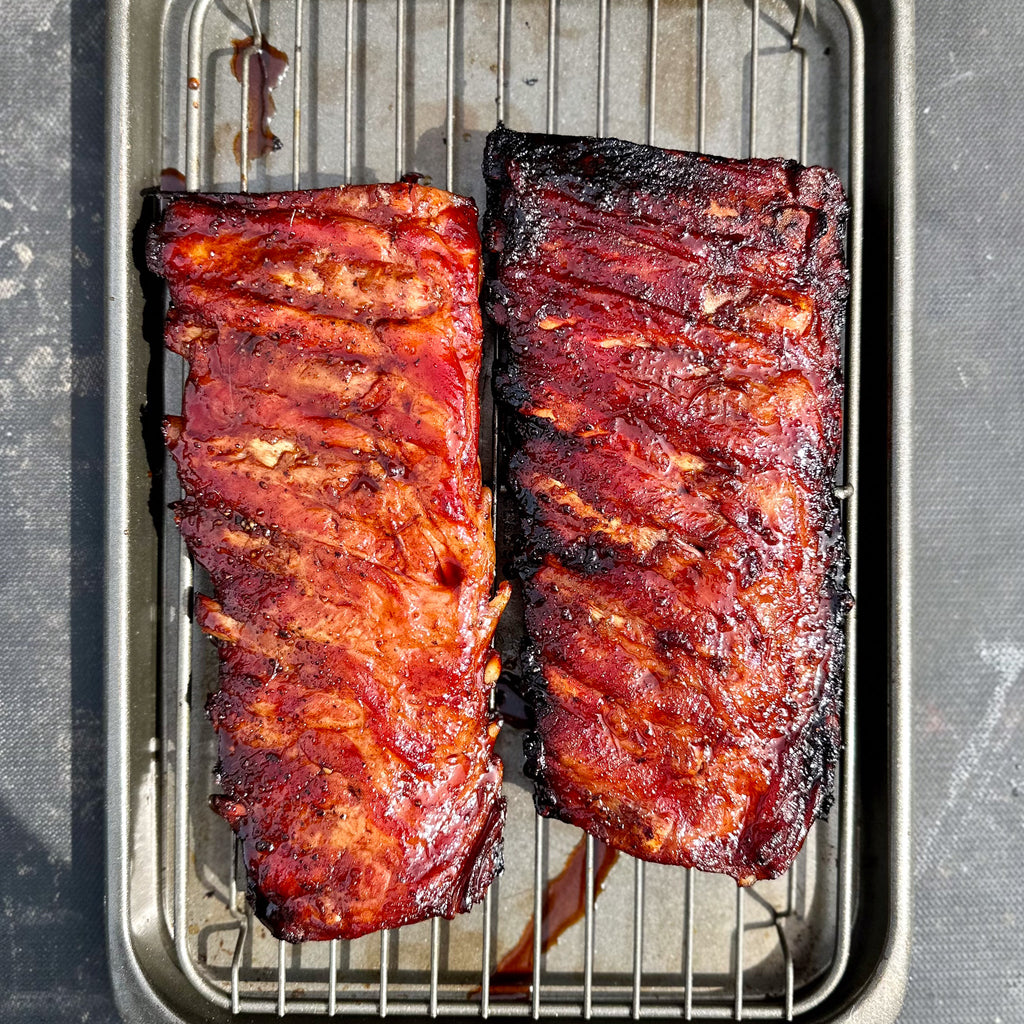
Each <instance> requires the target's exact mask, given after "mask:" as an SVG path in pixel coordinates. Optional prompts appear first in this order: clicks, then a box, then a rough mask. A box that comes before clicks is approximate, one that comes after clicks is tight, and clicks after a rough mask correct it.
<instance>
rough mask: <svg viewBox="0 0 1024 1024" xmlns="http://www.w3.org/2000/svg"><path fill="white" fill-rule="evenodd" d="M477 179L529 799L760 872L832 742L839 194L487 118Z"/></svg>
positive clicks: (837, 592) (767, 170)
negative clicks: (519, 633)
mask: <svg viewBox="0 0 1024 1024" xmlns="http://www.w3.org/2000/svg"><path fill="white" fill-rule="evenodd" d="M484 169H485V175H486V177H487V182H488V190H489V191H488V225H487V236H486V238H485V242H486V244H487V246H488V247H489V249H490V251H491V252H492V253H493V257H492V259H493V265H492V266H491V267H489V269H488V276H489V279H490V285H489V291H488V298H487V305H488V307H489V312H490V314H491V316H492V317H493V319H494V320H495V321H496V323H497V324H498V327H499V336H500V343H501V347H502V349H503V352H504V355H503V359H504V360H505V362H506V366H505V369H504V371H503V373H502V374H500V375H499V384H498V388H499V395H500V397H501V399H502V400H503V401H504V403H505V404H506V407H507V408H509V410H510V416H509V419H510V420H511V423H510V426H509V428H508V438H507V448H508V449H509V450H510V452H511V455H510V466H511V469H510V474H511V477H512V484H513V487H514V490H515V493H516V495H517V505H518V521H519V537H518V541H517V550H518V553H517V559H516V562H517V566H518V571H519V574H520V575H521V576H522V579H523V587H524V599H525V601H524V603H525V608H526V612H525V615H526V627H527V633H528V641H527V643H526V648H525V650H524V655H523V656H524V663H525V668H524V675H525V677H526V678H525V685H526V689H527V691H528V697H529V702H530V703H531V704H532V708H533V715H534V718H535V723H534V724H535V731H534V732H533V734H532V736H531V737H530V739H529V740H528V746H527V767H528V771H531V772H532V773H533V774H534V776H535V782H536V802H537V805H538V809H539V810H540V811H541V813H543V814H547V815H554V816H557V817H559V818H561V819H563V820H565V821H568V822H571V823H573V824H575V825H578V826H580V827H581V828H584V829H586V830H587V831H589V832H591V833H592V834H593V835H595V836H597V837H598V838H600V839H602V840H603V841H605V842H607V843H609V844H610V845H612V846H614V847H616V848H618V849H621V850H624V851H627V852H628V853H631V854H633V855H635V856H637V857H641V858H644V859H647V860H653V861H660V862H664V863H671V864H682V865H686V866H692V867H697V868H701V869H704V870H708V871H717V872H724V873H726V874H729V875H731V876H733V877H734V878H736V879H737V880H738V881H739V882H740V883H742V884H749V883H751V882H753V881H755V880H756V879H759V878H765V877H772V876H774V875H776V874H778V873H780V872H782V871H784V870H785V869H786V868H787V867H788V866H789V864H790V863H791V862H792V860H793V858H794V857H795V855H796V853H797V852H798V851H799V849H800V847H801V844H802V843H803V841H804V838H805V836H806V833H807V830H808V828H809V827H810V825H811V823H812V821H813V819H814V818H815V817H816V816H817V815H819V814H821V813H823V812H824V810H825V809H827V805H828V803H829V801H830V794H831V790H832V787H833V777H834V769H835V763H836V759H837V751H838V748H839V744H840V703H841V672H842V665H843V636H842V632H841V620H842V617H843V614H844V612H845V609H846V606H847V602H848V601H849V596H848V594H847V593H846V590H845V587H844V584H843V579H844V573H845V553H844V546H843V543H842V539H841V535H840V520H839V512H838V508H837V504H836V500H835V497H834V495H833V480H834V476H835V472H836V465H837V459H838V456H839V451H840V443H841V437H840V434H841V430H840V419H841V396H842V392H841V368H840V350H841V337H842V334H843V328H844V317H845V296H846V293H847V273H846V270H845V268H844V264H843V255H842V253H843V244H844V233H845V225H846V220H847V207H846V203H845V200H844V197H843V193H842V189H841V186H840V184H839V182H838V180H837V179H836V177H835V176H834V175H833V174H832V173H830V172H828V171H825V170H822V169H821V168H802V167H799V166H797V165H795V164H793V163H786V162H783V161H779V160H751V161H746V162H733V161H728V160H720V159H713V158H710V157H703V156H696V155H692V154H687V153H680V152H668V151H664V150H659V149H654V148H651V147H647V146H638V145H633V144H630V143H625V142H620V141H618V140H595V139H578V138H564V137H553V136H540V135H522V134H518V133H515V132H511V131H507V130H505V129H503V128H500V127H499V129H497V130H496V131H495V132H494V133H492V135H491V136H490V138H489V141H488V146H487V150H486V156H485V164H484Z"/></svg>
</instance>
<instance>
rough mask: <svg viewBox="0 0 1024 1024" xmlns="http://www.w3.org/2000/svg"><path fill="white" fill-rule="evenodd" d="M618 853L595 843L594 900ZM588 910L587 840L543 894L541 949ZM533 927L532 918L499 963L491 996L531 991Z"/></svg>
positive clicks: (584, 839)
mask: <svg viewBox="0 0 1024 1024" xmlns="http://www.w3.org/2000/svg"><path fill="white" fill-rule="evenodd" d="M618 856H619V853H618V850H613V849H612V848H611V847H610V846H606V845H605V844H604V843H602V842H601V840H600V839H595V840H594V897H595V899H596V898H597V894H598V893H599V892H600V891H601V890H602V888H604V883H605V880H606V879H607V877H608V872H609V871H611V869H612V865H613V864H614V863H615V861H616V860H617V859H618ZM586 907H587V837H586V836H583V837H582V838H581V839H580V841H579V842H578V843H577V844H576V845H575V846H574V847H573V850H572V853H570V854H569V859H568V860H567V861H566V863H565V867H564V868H562V871H561V873H560V874H559V875H558V876H557V877H556V878H553V879H551V881H550V882H548V884H547V888H546V889H545V891H544V902H543V905H542V908H541V920H542V922H543V924H542V926H541V949H542V950H543V951H544V952H545V953H546V952H547V951H548V950H549V949H551V947H552V946H553V945H554V944H555V943H556V942H557V941H558V939H559V937H560V936H562V935H563V934H564V933H565V932H566V931H567V930H568V929H569V928H571V927H572V926H573V925H574V924H575V923H576V922H577V921H579V920H580V919H581V918H582V917H583V915H584V913H585V912H586ZM533 926H534V919H533V918H532V917H531V918H530V920H529V922H528V924H527V925H526V927H525V928H524V929H523V934H522V935H521V936H520V937H519V941H518V942H517V943H516V945H515V946H514V947H513V948H512V949H511V950H510V951H509V952H508V953H506V954H505V955H504V956H503V957H502V958H501V959H500V960H499V961H498V965H497V967H495V969H494V973H493V974H492V975H491V995H495V996H501V995H509V996H510V995H521V994H522V993H523V992H526V991H529V984H530V978H531V976H532V974H533Z"/></svg>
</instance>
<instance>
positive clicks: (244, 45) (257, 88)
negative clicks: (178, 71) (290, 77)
mask: <svg viewBox="0 0 1024 1024" xmlns="http://www.w3.org/2000/svg"><path fill="white" fill-rule="evenodd" d="M231 45H232V46H233V47H234V48H235V53H234V56H232V58H231V73H232V74H233V75H234V76H235V78H237V79H238V81H239V82H241V81H242V61H243V60H244V55H245V54H246V53H247V52H248V54H249V159H250V160H255V159H256V158H257V157H261V156H266V155H267V153H271V152H273V151H274V150H275V149H280V148H281V140H280V139H279V138H278V137H277V136H276V135H275V134H274V133H273V132H272V131H271V130H270V119H271V117H273V116H274V110H275V107H274V98H273V97H272V96H271V95H270V93H271V90H273V89H274V88H276V87H277V86H278V85H279V84H280V82H281V79H282V77H283V76H284V72H285V69H286V68H287V67H288V56H287V54H285V53H284V52H282V51H281V50H278V49H276V48H275V47H273V46H271V45H270V43H268V42H267V37H266V36H263V37H262V38H261V40H260V47H259V50H257V51H256V52H251V48H252V46H253V37H252V36H246V37H245V39H233V40H232V41H231ZM235 159H236V160H237V161H238V162H239V164H241V162H242V133H241V132H239V133H238V135H236V136H235Z"/></svg>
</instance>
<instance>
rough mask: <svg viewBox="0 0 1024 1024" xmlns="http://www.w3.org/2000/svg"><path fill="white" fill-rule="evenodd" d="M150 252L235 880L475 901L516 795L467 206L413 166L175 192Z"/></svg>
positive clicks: (394, 906)
mask: <svg viewBox="0 0 1024 1024" xmlns="http://www.w3.org/2000/svg"><path fill="white" fill-rule="evenodd" d="M147 257H148V263H149V266H150V268H151V269H152V270H153V271H154V272H155V273H157V274H160V275H162V276H163V277H164V278H166V280H167V284H168V286H169V291H170V309H169V312H168V315H167V320H166V330H165V340H166V344H167V345H168V346H169V347H170V348H171V349H172V350H173V351H175V352H177V353H180V354H181V355H182V356H184V357H185V358H186V359H187V360H188V362H189V364H190V365H189V374H188V381H187V384H186V387H185V394H184V400H183V409H182V414H181V416H180V417H170V418H168V419H167V421H166V423H165V435H166V441H167V445H168V447H169V448H170V451H171V454H172V455H173V458H174V461H175V463H176V464H177V469H178V474H179V478H180V481H181V485H182V488H183V491H184V497H183V498H182V499H181V500H180V501H179V502H177V504H176V505H175V509H174V511H175V519H176V521H177V523H178V525H179V527H180V530H181V532H182V534H183V535H184V537H185V540H186V542H187V544H188V547H189V549H190V551H191V552H192V554H193V556H194V557H195V559H196V560H197V561H198V562H199V563H200V564H201V565H202V566H204V567H205V568H206V570H207V571H208V573H209V577H210V580H211V582H212V588H213V596H208V595H202V596H200V597H199V598H198V599H197V601H196V616H197V619H198V621H199V622H200V624H201V625H202V628H203V630H204V631H205V632H206V633H208V634H209V635H210V636H212V637H214V638H216V641H217V644H218V647H219V691H218V692H216V693H215V694H213V695H212V696H211V697H210V700H209V702H208V712H209V715H210V718H211V719H212V722H213V725H214V728H215V729H216V731H217V734H218V742H219V752H220V763H219V769H218V771H219V782H220V784H221V787H222V789H223V792H222V793H221V794H218V795H216V796H214V797H212V798H211V804H212V806H213V808H214V810H215V811H216V812H217V813H218V814H220V815H221V816H222V817H224V818H225V819H227V821H228V822H229V823H230V824H231V827H232V828H233V829H234V831H235V833H236V834H237V835H238V836H239V837H240V838H241V840H242V847H243V855H244V860H245V865H246V868H247V874H248V897H249V900H250V902H251V904H252V906H253V907H254V909H255V912H256V913H257V915H258V916H259V917H260V918H261V919H262V920H263V921H264V922H265V923H266V924H267V925H268V927H269V928H270V929H271V931H272V932H273V933H274V934H275V935H276V936H278V937H280V938H285V939H288V940H291V941H300V940H307V939H330V938H336V937H342V938H354V937H356V936H358V935H361V934H364V933H366V932H370V931H374V930H377V929H382V928H394V927H397V926H399V925H402V924H407V923H409V922H413V921H419V920H423V919H424V918H427V917H431V916H437V915H441V916H446V917H450V916H452V915H454V914H455V913H457V912H460V911H464V910H467V909H468V908H469V907H470V906H471V905H472V904H473V903H474V902H475V901H477V900H479V899H480V898H481V897H482V895H483V893H484V891H485V889H486V888H487V886H488V885H489V883H490V881H491V879H492V878H493V876H494V875H495V874H496V873H497V872H498V871H499V870H500V869H501V863H502V857H501V832H502V827H503V822H504V815H505V803H504V800H503V798H502V797H501V779H502V771H501V765H500V762H499V761H498V760H497V758H496V757H495V755H494V750H493V747H494V740H495V736H496V733H497V729H498V726H497V724H496V722H495V721H493V719H492V715H491V713H490V711H489V703H488V698H489V691H490V688H491V686H492V684H493V682H494V680H495V677H496V676H497V673H498V669H499V664H498V662H497V659H496V657H494V655H493V653H492V651H491V638H492V635H493V632H494V627H495V624H496V622H497V618H498V616H499V614H500V612H501V609H502V608H503V607H504V604H505V602H506V600H507V585H504V586H503V587H502V588H500V589H499V590H498V591H497V593H496V595H495V596H492V593H491V591H492V587H493V584H494V544H493V539H492V535H491V525H490V521H489V515H490V513H489V493H488V492H487V490H486V489H485V488H483V486H482V483H481V475H480V465H479V460H478V438H477V435H478V429H479V424H478V420H479V407H478V397H477V386H478V378H479V373H480V360H481V339H482V332H481V324H480V312H479V306H478V291H479V286H480V279H481V266H480V242H479V236H478V233H477V226H476V208H475V206H474V204H473V203H472V201H471V200H466V199H462V198H459V197H456V196H453V195H450V194H448V193H445V192H441V191H438V190H435V189H431V188H425V187H421V186H418V185H412V184H396V185H374V186H365V187H363V186H360V187H355V186H353V187H346V188H333V189H325V190H321V191H316V192H294V193H282V194H276V195H263V196H248V195H219V194H217V195H214V194H211V195H202V194H188V195H181V196H179V197H177V198H173V199H169V200H168V205H167V208H166V212H165V214H164V217H163V219H162V221H161V222H160V223H159V224H158V225H157V226H156V227H155V228H154V230H153V231H152V232H151V234H150V237H149V241H148V249H147Z"/></svg>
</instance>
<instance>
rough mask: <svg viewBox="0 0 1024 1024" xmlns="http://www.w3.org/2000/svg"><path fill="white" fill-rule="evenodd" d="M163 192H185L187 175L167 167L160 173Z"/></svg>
mask: <svg viewBox="0 0 1024 1024" xmlns="http://www.w3.org/2000/svg"><path fill="white" fill-rule="evenodd" d="M160 191H161V192H184V191H185V175H184V174H182V173H181V171H179V170H178V168H177V167H165V168H164V169H163V170H162V171H161V172H160Z"/></svg>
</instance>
